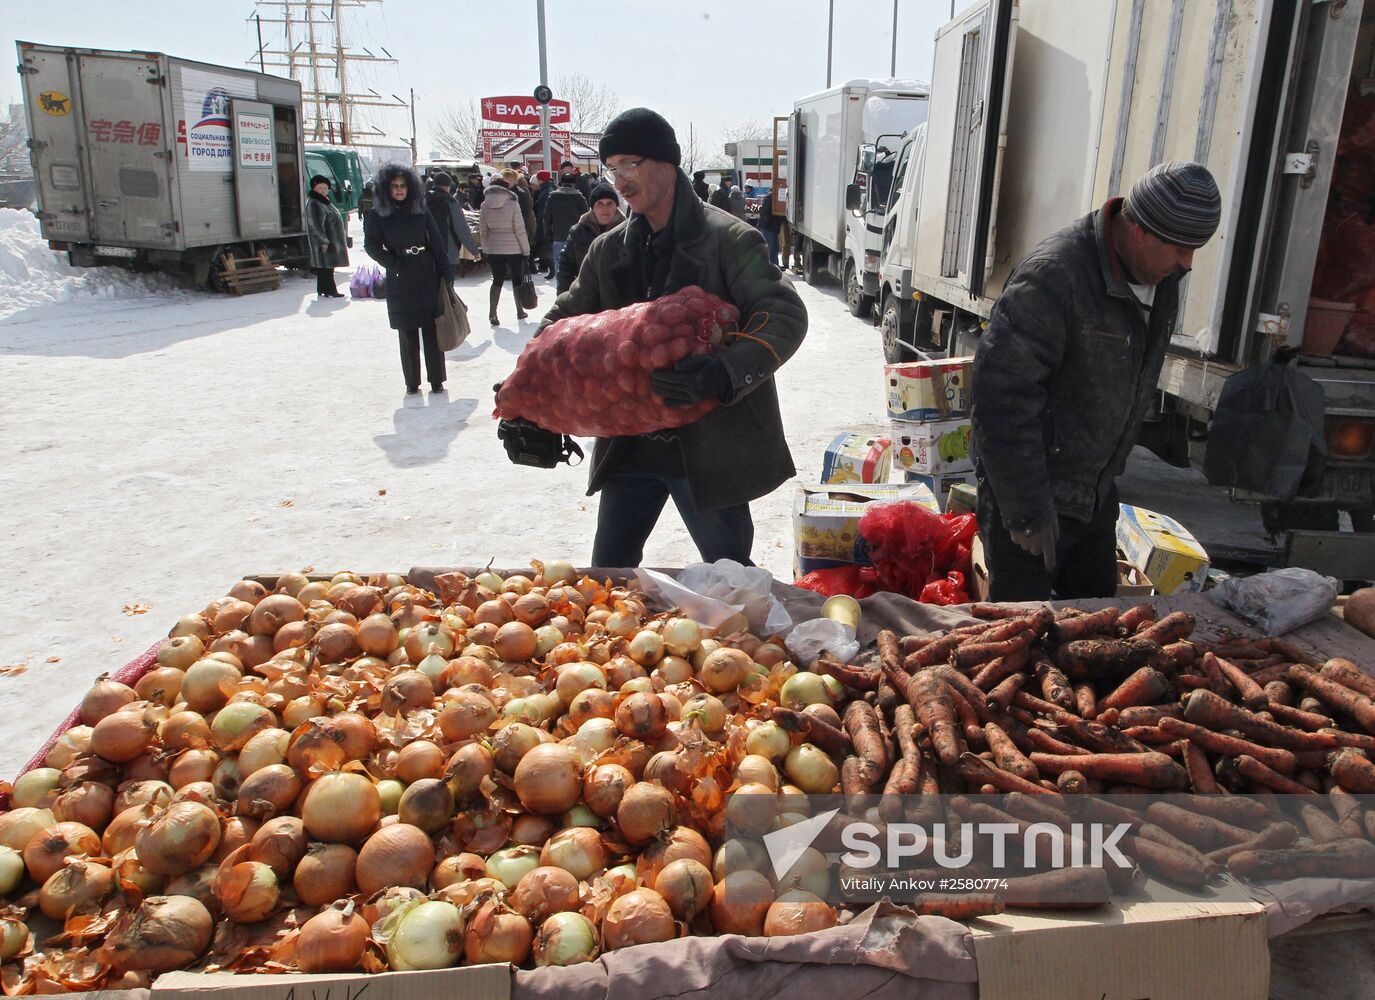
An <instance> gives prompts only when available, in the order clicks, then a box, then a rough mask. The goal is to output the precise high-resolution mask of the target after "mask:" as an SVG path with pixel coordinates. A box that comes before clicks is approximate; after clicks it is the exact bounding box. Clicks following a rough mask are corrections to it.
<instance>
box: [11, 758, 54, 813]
mask: <svg viewBox="0 0 1375 1000" xmlns="http://www.w3.org/2000/svg"><path fill="white" fill-rule="evenodd" d="M61 780H62V772H61V771H60V770H58V769H57V768H55V767H35V768H34V769H33V770H32V771H26V772H24V773H23V774H21V775H20V776H19V777H18V778H17V779H15V782H14V790H13V791H11V792H10V803H11V805H14V806H18V807H24V806H27V807H29V808H34V807H36V806H38V805H39V804H40V803H41V802H42V800H43V797H44V796H46V795H47V794H48V793H49V792H51V791H52V790H53V789H55V788H56V787H57V786H58V783H59V782H60V781H61Z"/></svg>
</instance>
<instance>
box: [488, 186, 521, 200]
mask: <svg viewBox="0 0 1375 1000" xmlns="http://www.w3.org/2000/svg"><path fill="white" fill-rule="evenodd" d="M482 195H483V199H484V200H483V202H482V203H483V204H484V205H485V204H487V202H486V200H485V199H487V198H497V196H498V195H502V196H504V197H506V198H511V199H513V200H516V201H519V200H520V199H518V198H516V193H515V191H513V190H511V189H510V188H508V187H507V186H506V185H505V184H488V185H487V186H486V187H485V188H483V189H482ZM493 204H494V205H500V204H501V198H497V200H496V201H495V202H493Z"/></svg>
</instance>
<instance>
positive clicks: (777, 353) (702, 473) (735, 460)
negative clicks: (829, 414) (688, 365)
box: [543, 170, 807, 511]
mask: <svg viewBox="0 0 1375 1000" xmlns="http://www.w3.org/2000/svg"><path fill="white" fill-rule="evenodd" d="M669 224H670V225H671V226H672V227H673V256H672V258H671V261H670V264H669V271H668V282H667V284H666V286H665V292H666V293H667V292H675V291H678V290H680V289H683V288H687V287H689V286H691V285H697V286H698V287H700V288H702V289H705V290H706V291H708V292H711V293H712V294H713V295H718V296H720V297H721V298H723V299H725V300H726V301H727V302H730V303H732V304H734V305H735V306H736V308H738V309H739V310H740V322H741V325H742V326H748V329H749V330H750V332H751V334H752V335H753V337H754V339H752V340H749V339H745V338H741V339H739V340H737V341H735V343H733V344H731V345H730V346H729V347H727V348H726V349H724V350H723V351H721V352H719V353H718V354H717V357H719V358H720V359H721V361H722V362H723V363H724V364H725V367H726V375H727V378H728V379H729V382H730V385H729V387H728V389H727V392H726V397H725V403H724V405H722V406H718V407H717V408H716V409H714V410H712V411H711V412H710V413H708V414H707V415H706V416H704V417H703V418H702V419H701V420H698V421H697V422H696V423H692V424H687V425H685V426H683V427H680V428H678V430H677V436H678V444H679V448H680V449H681V452H682V457H683V470H684V474H685V475H686V477H687V479H688V482H689V485H690V487H691V489H692V499H693V502H694V503H695V504H696V506H697V509H698V510H703V511H711V510H720V509H721V508H723V507H731V506H734V505H736V504H742V503H748V502H749V501H750V500H754V499H755V498H757V497H761V496H764V495H765V494H767V493H771V492H772V491H773V490H775V489H777V488H778V487H779V486H780V485H782V484H783V483H785V482H787V481H788V480H789V479H790V478H792V476H793V473H794V471H795V470H794V468H793V462H792V455H791V454H789V452H788V441H787V438H786V436H785V435H784V433H783V418H782V416H781V415H780V414H779V410H778V391H777V389H776V388H775V387H774V380H773V373H774V371H776V370H777V368H778V367H779V365H781V364H783V362H785V361H787V360H788V358H790V357H792V355H793V354H794V353H795V352H796V351H797V349H798V347H800V346H801V344H802V338H803V337H804V336H805V335H806V333H807V310H806V307H805V306H803V304H802V300H801V299H800V298H799V297H798V295H797V292H795V291H794V290H793V287H792V285H791V283H789V282H788V281H787V280H785V279H784V277H783V274H782V272H781V271H779V270H778V268H777V267H775V266H774V265H773V264H772V263H770V262H769V260H768V257H767V251H766V250H765V248H764V238H763V237H762V236H760V235H759V233H758V231H757V230H755V229H753V228H752V227H750V226H747V225H745V224H744V223H743V222H740V221H739V220H737V219H734V218H732V217H731V216H730V215H728V214H726V213H724V212H719V211H717V210H716V209H713V208H708V207H707V206H705V205H703V204H702V202H701V199H699V198H698V197H697V196H696V195H695V194H693V193H692V186H691V183H690V182H689V181H688V176H687V174H685V173H683V172H682V171H681V170H679V171H678V186H677V189H676V190H675V192H674V196H673V217H672V220H671V222H670V223H669ZM648 237H649V225H648V223H647V222H646V220H645V219H644V217H643V216H639V215H632V216H631V217H630V219H629V220H628V221H627V222H623V223H621V224H620V225H619V226H616V227H615V228H614V229H611V230H610V231H609V232H607V233H606V234H605V235H603V236H601V237H600V238H599V239H597V240H595V241H594V242H593V244H592V248H591V249H590V250H589V251H588V253H587V259H586V260H584V261H583V266H582V268H581V270H579V271H578V277H577V280H576V281H574V282H573V287H572V288H570V289H569V290H568V291H566V292H564V293H563V294H562V295H560V296H559V297H558V299H557V300H555V302H554V308H552V309H550V310H549V312H548V314H547V315H546V316H545V317H544V323H543V325H544V326H547V325H548V324H550V323H553V322H556V321H558V320H560V319H562V318H563V317H564V316H577V315H580V314H582V313H593V312H601V311H603V310H606V309H620V308H622V307H624V306H628V305H631V304H632V303H635V302H643V301H644V300H645V289H644V286H643V284H642V283H640V282H639V281H638V280H637V274H638V273H639V272H640V270H641V268H640V266H639V262H638V260H637V258H638V257H639V256H640V255H641V254H642V253H643V252H644V250H643V248H644V246H645V244H646V242H647V240H648ZM629 441H630V439H629V438H624V437H618V438H598V439H597V443H596V445H595V446H594V448H593V451H592V461H591V463H590V468H589V472H588V488H587V491H588V493H593V492H596V491H597V490H599V489H601V488H602V486H603V485H604V484H605V482H606V479H607V476H609V475H610V474H611V473H612V472H613V471H614V470H615V468H616V466H617V465H618V464H619V462H620V460H621V456H622V455H623V454H624V452H625V448H626V446H627V445H628V443H629Z"/></svg>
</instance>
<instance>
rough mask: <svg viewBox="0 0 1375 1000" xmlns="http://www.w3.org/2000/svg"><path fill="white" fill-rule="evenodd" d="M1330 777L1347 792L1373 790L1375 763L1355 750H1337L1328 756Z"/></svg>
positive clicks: (1374, 789) (1374, 786) (1374, 785)
mask: <svg viewBox="0 0 1375 1000" xmlns="http://www.w3.org/2000/svg"><path fill="white" fill-rule="evenodd" d="M1328 767H1329V768H1330V770H1331V772H1332V777H1334V778H1336V779H1337V784H1339V785H1341V786H1342V787H1343V788H1345V789H1346V790H1347V791H1348V792H1357V793H1359V794H1362V795H1367V794H1369V793H1371V792H1375V764H1372V763H1371V762H1370V760H1369V759H1368V758H1366V757H1364V756H1362V755H1361V754H1360V753H1359V752H1357V751H1355V750H1349V749H1348V750H1338V751H1337V752H1336V753H1334V754H1332V756H1331V757H1329V758H1328Z"/></svg>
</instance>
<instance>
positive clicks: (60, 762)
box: [11, 726, 93, 802]
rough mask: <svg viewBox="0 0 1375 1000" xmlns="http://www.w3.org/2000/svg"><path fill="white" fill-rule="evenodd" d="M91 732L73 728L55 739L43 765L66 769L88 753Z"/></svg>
mask: <svg viewBox="0 0 1375 1000" xmlns="http://www.w3.org/2000/svg"><path fill="white" fill-rule="evenodd" d="M92 732H93V730H92V729H91V727H90V726H73V727H72V728H71V729H68V730H67V731H66V732H65V733H63V734H62V735H61V736H59V737H58V738H57V742H56V743H54V744H53V745H52V749H51V750H49V751H48V754H47V756H46V757H44V759H43V763H44V764H46V765H47V766H48V767H56V768H64V767H67V766H68V765H69V764H71V763H72V762H73V761H74V760H76V759H77V758H78V757H80V756H82V755H83V754H86V753H88V752H89V751H90V747H91V733H92ZM12 801H13V800H11V802H12Z"/></svg>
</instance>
